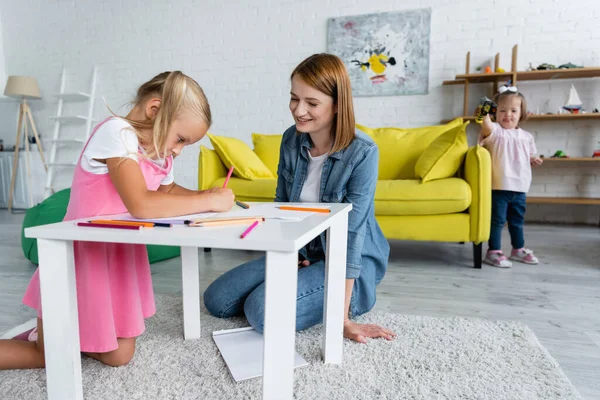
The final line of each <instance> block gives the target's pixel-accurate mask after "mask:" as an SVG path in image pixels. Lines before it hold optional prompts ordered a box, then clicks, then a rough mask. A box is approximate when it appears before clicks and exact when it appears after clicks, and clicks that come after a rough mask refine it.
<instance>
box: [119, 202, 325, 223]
mask: <svg viewBox="0 0 600 400" xmlns="http://www.w3.org/2000/svg"><path fill="white" fill-rule="evenodd" d="M307 207H308V206H307ZM319 207H323V206H321V205H319ZM323 208H327V207H323ZM313 214H314V212H313V211H290V210H280V209H279V204H275V203H263V204H256V205H254V204H251V205H250V208H248V209H243V208H242V207H238V206H234V208H232V209H231V211H227V212H222V213H218V212H206V213H199V214H189V215H181V216H178V217H169V218H152V219H148V220H144V219H136V218H133V217H131V216H130V215H128V216H125V217H123V218H121V219H124V220H128V219H131V220H137V221H161V220H188V219H189V220H195V219H201V218H216V217H218V218H229V217H248V218H252V217H264V218H265V219H282V220H288V221H302V220H303V219H304V218H306V217H308V216H311V215H313Z"/></svg>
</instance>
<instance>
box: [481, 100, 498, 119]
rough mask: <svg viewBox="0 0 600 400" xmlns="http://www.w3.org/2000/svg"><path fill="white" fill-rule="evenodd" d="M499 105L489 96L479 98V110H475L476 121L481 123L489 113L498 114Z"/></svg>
mask: <svg viewBox="0 0 600 400" xmlns="http://www.w3.org/2000/svg"><path fill="white" fill-rule="evenodd" d="M497 108H498V106H497V105H496V103H494V102H493V101H492V100H491V99H488V98H487V97H482V98H481V99H479V104H478V105H477V111H476V112H475V122H477V123H478V124H481V123H482V122H483V117H485V116H486V115H488V114H492V115H494V114H496V109H497Z"/></svg>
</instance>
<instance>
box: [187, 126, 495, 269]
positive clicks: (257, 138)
mask: <svg viewBox="0 0 600 400" xmlns="http://www.w3.org/2000/svg"><path fill="white" fill-rule="evenodd" d="M461 125H462V128H464V126H466V124H463V121H462V119H460V118H459V119H456V120H454V121H452V122H450V123H448V124H445V125H438V126H431V127H422V128H412V129H403V128H379V129H370V128H367V127H364V126H361V125H357V127H358V128H359V129H360V130H362V131H364V132H365V133H367V134H368V135H369V136H371V137H372V138H373V140H374V141H375V142H376V143H377V145H378V147H379V153H380V160H379V176H378V183H377V188H376V191H375V216H376V218H377V221H378V222H379V224H380V226H381V229H382V231H383V233H384V234H385V236H386V237H387V238H388V239H399V240H421V241H439V242H472V243H473V255H474V266H475V268H481V257H482V246H481V244H482V242H484V241H486V240H487V239H488V238H489V233H490V217H491V216H490V213H491V161H490V155H489V153H488V152H487V150H485V149H484V148H482V147H480V146H473V147H470V148H468V147H467V145H466V134H465V132H464V129H463V130H462V133H460V132H459V136H460V135H464V139H462V140H463V142H464V145H463V147H462V148H463V149H464V151H462V152H460V151H459V152H460V153H462V154H454V155H449V153H448V152H447V151H446V153H444V154H445V157H446V159H445V162H449V161H448V158H449V157H450V158H452V160H450V161H451V162H454V163H457V164H456V167H457V168H458V171H457V172H456V174H453V176H451V177H447V178H443V179H433V180H427V181H426V179H421V178H419V177H418V174H417V172H415V169H417V170H418V169H419V166H418V165H417V164H418V162H419V159H420V158H422V157H421V156H422V155H423V153H424V152H425V151H426V149H428V148H429V149H431V148H432V147H434V146H435V144H433V143H434V142H435V143H438V142H439V141H440V140H439V138H440V137H441V136H442V135H444V134H445V133H448V132H449V131H450V130H452V129H453V128H457V127H459V126H461ZM446 136H447V135H446ZM219 138H222V137H216V136H212V135H211V142H212V143H213V147H215V149H216V150H210V149H208V148H206V147H204V146H201V150H200V156H199V166H198V167H199V168H198V169H199V174H198V187H199V189H202V190H203V189H208V188H211V187H214V186H222V185H223V182H224V181H225V177H226V175H227V169H228V168H227V167H226V164H227V166H229V165H230V164H231V163H234V165H235V160H232V159H230V158H228V155H227V154H223V152H225V153H227V152H237V153H240V152H244V151H245V152H249V151H251V152H252V154H250V153H246V155H244V156H242V155H241V154H238V156H239V157H241V158H238V160H241V161H238V162H240V163H246V162H250V163H252V162H254V165H255V168H251V167H250V166H248V165H245V166H242V167H241V169H246V170H247V171H237V172H238V173H237V174H236V170H235V169H234V175H233V176H232V177H231V179H230V180H229V183H228V187H229V188H231V189H232V190H233V191H234V193H235V196H236V198H237V199H239V200H241V201H258V202H265V201H273V199H274V198H275V187H276V185H277V178H276V174H277V162H278V158H279V143H280V142H281V135H259V134H253V144H254V151H252V150H251V149H250V148H249V146H247V145H245V144H243V143H242V142H241V141H239V140H237V139H227V140H231V141H236V143H235V145H234V146H233V147H231V146H230V147H229V148H227V143H225V144H224V145H223V143H220V142H219ZM436 139H438V140H437V141H436ZM265 143H266V147H265ZM230 144H231V143H230ZM438 144H439V143H438ZM243 147H248V149H243ZM265 150H266V151H265ZM455 152H456V150H455ZM219 153H220V154H219ZM465 153H466V154H465ZM254 157H256V159H254ZM259 159H260V160H261V161H263V160H264V164H263V165H262V166H257V164H261V163H260V162H258V161H257V160H259ZM222 160H224V161H222ZM248 160H250V161H248ZM253 160H254V161H253ZM224 162H225V164H224ZM419 163H421V164H422V162H419ZM438 165H439V164H438ZM263 167H264V169H263ZM415 167H417V168H415ZM236 168H237V166H236ZM421 169H422V168H421ZM236 175H237V176H236ZM240 175H241V176H244V177H240ZM249 178H251V179H249Z"/></svg>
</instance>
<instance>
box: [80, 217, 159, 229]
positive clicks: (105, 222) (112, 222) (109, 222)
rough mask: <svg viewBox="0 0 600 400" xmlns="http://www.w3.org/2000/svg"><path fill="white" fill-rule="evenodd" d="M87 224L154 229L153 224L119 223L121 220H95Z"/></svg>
mask: <svg viewBox="0 0 600 400" xmlns="http://www.w3.org/2000/svg"><path fill="white" fill-rule="evenodd" d="M89 222H90V224H97V225H122V226H143V227H144V228H152V227H154V223H153V222H138V221H121V220H112V219H95V220H92V221H89Z"/></svg>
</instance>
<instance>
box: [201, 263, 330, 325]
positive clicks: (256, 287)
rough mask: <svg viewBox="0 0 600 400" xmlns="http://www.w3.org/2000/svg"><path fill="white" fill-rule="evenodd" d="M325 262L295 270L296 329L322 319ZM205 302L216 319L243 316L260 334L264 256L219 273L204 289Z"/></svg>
mask: <svg viewBox="0 0 600 400" xmlns="http://www.w3.org/2000/svg"><path fill="white" fill-rule="evenodd" d="M324 284H325V261H323V260H319V261H315V262H314V263H313V264H311V265H309V266H308V267H303V268H299V269H298V291H297V298H296V301H297V303H296V330H297V331H300V330H303V329H306V328H310V327H311V326H314V325H317V324H320V323H321V322H323V304H324V302H323V301H324V296H323V294H324ZM204 305H205V306H206V308H207V309H208V311H209V312H210V313H211V314H212V315H214V316H215V317H219V318H231V317H234V316H238V315H243V314H245V315H246V318H247V319H248V322H249V323H250V325H252V327H253V328H254V329H255V330H256V331H257V332H259V333H263V328H264V319H265V257H261V258H259V259H257V260H253V261H249V262H247V263H245V264H242V265H240V266H238V267H236V268H234V269H232V270H230V271H228V272H226V273H224V274H223V275H221V276H220V277H219V278H217V280H215V281H214V282H213V283H211V284H210V286H209V287H208V288H207V289H206V291H205V292H204Z"/></svg>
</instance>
